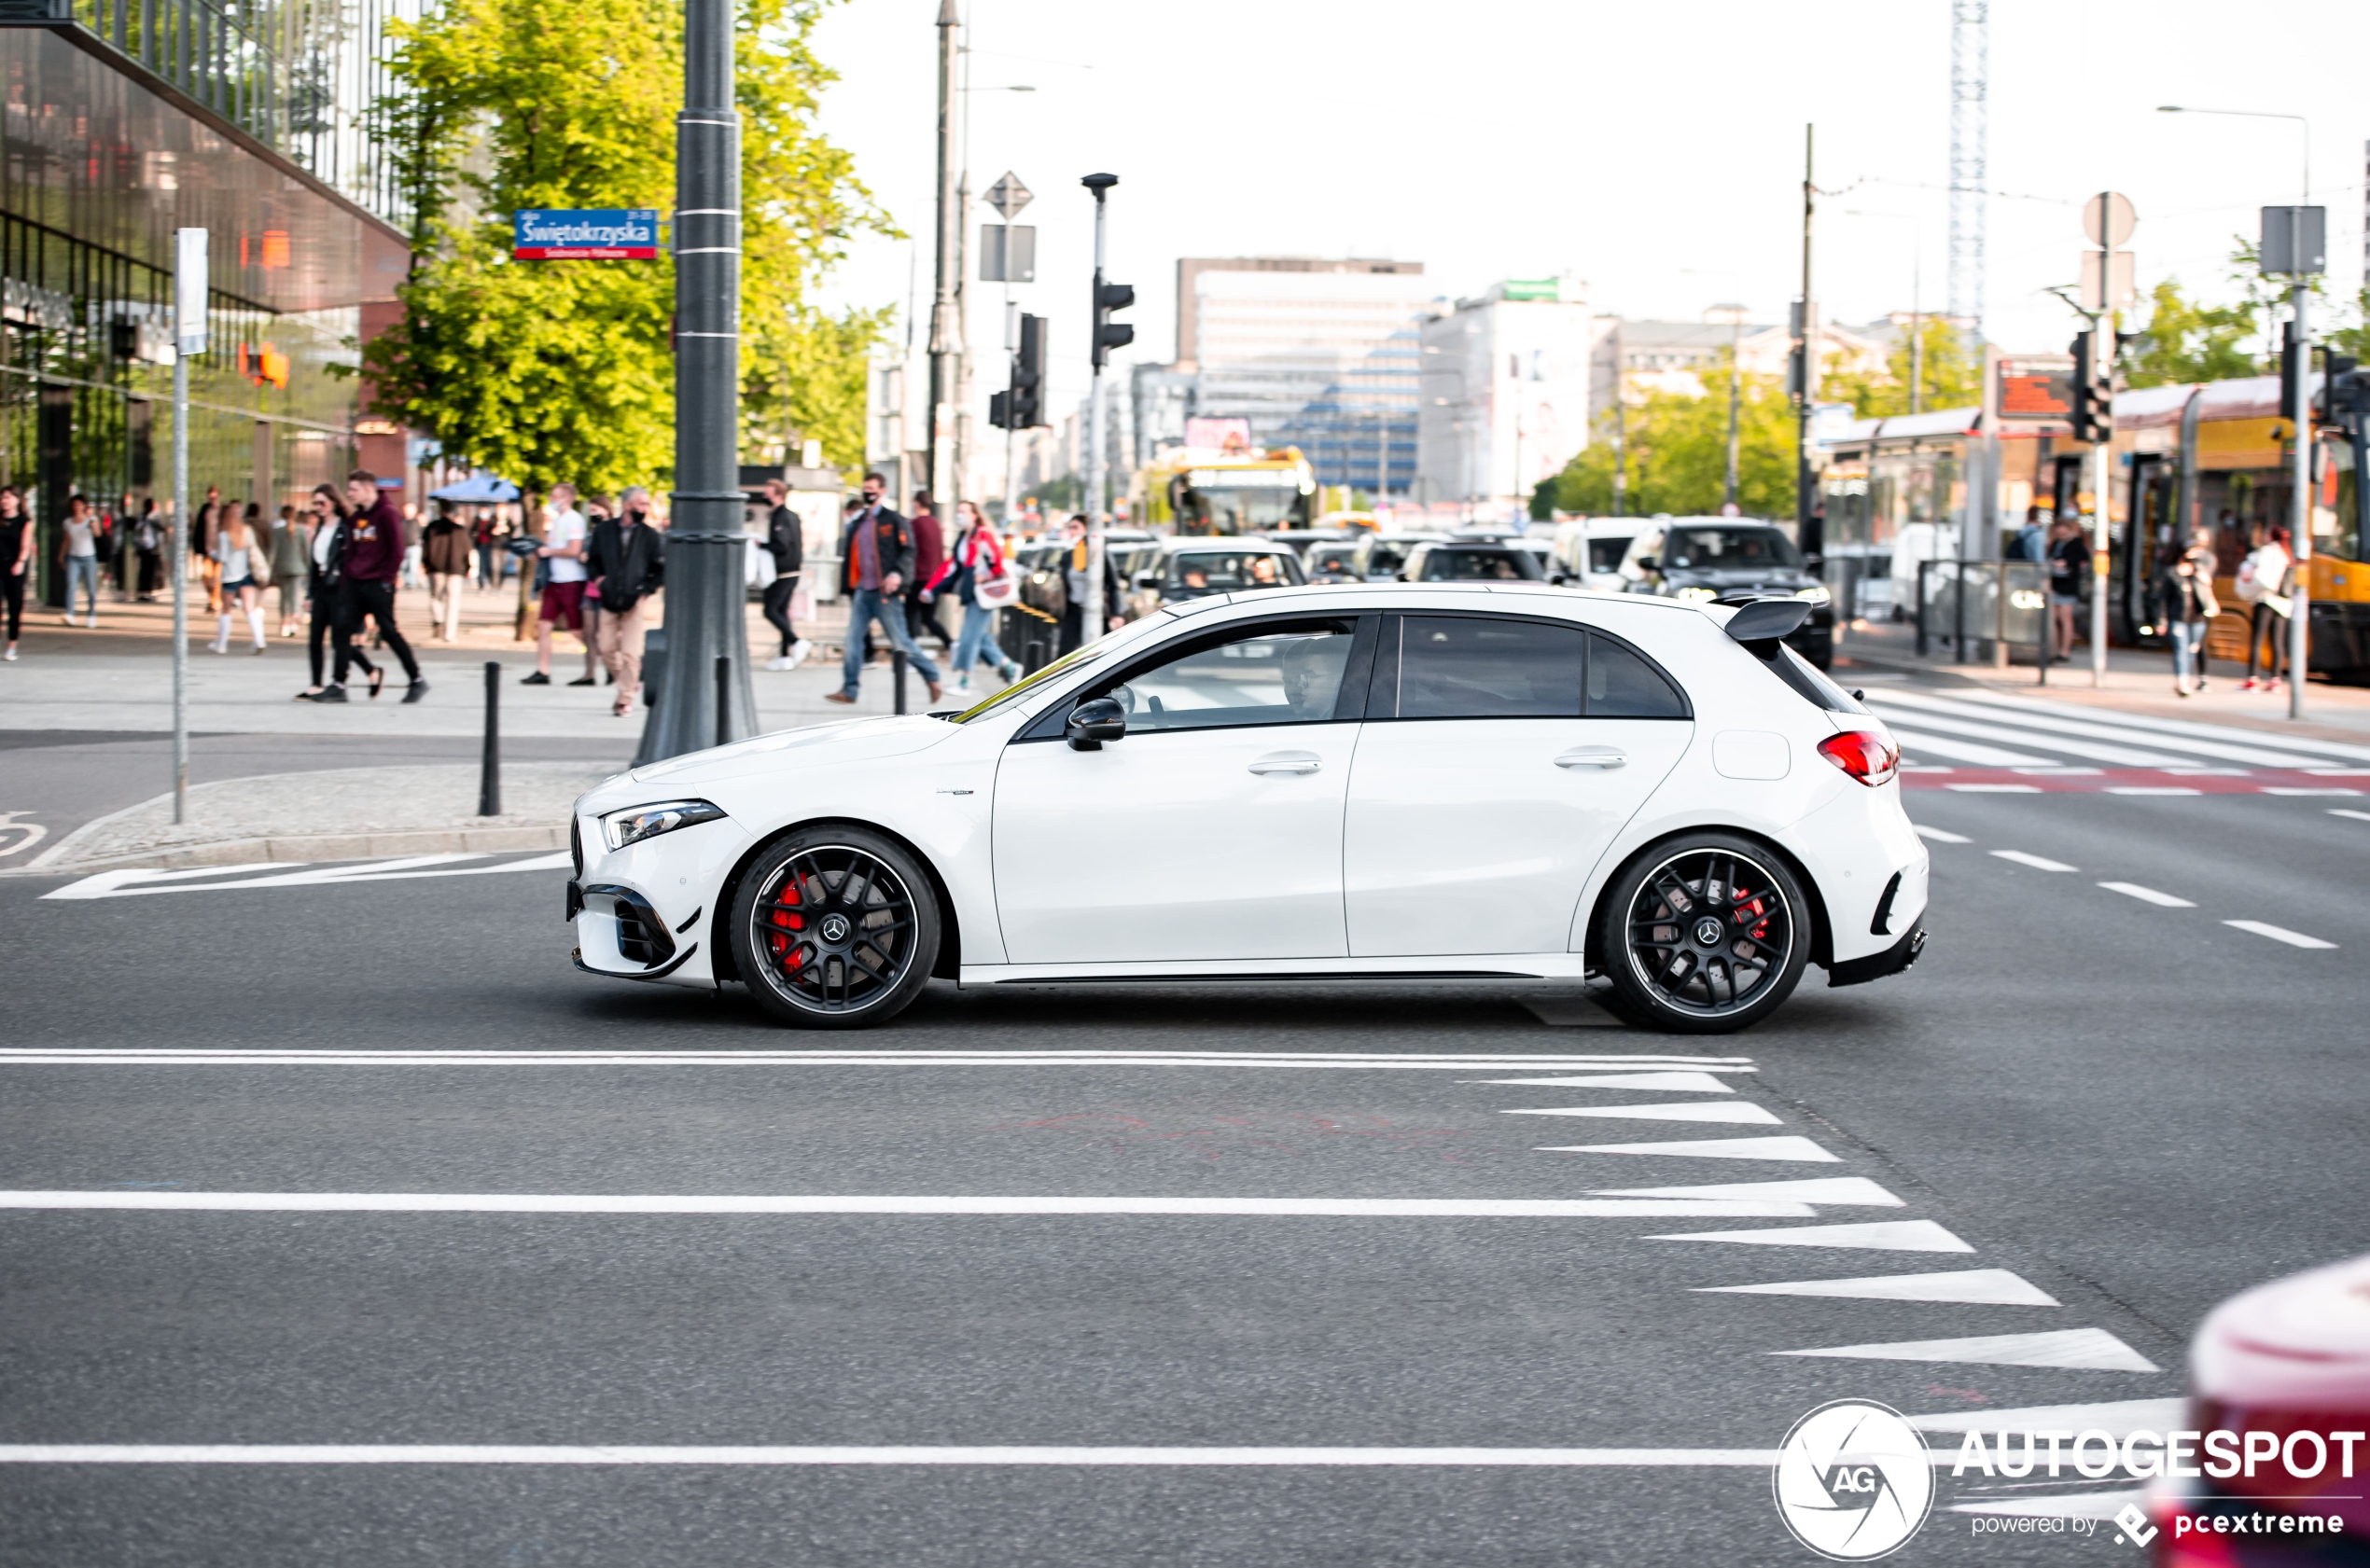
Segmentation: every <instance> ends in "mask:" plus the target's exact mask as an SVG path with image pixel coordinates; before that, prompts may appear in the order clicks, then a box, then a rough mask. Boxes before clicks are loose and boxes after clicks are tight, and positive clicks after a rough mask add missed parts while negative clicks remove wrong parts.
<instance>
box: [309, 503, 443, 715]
mask: <svg viewBox="0 0 2370 1568" xmlns="http://www.w3.org/2000/svg"><path fill="white" fill-rule="evenodd" d="M345 501H346V505H347V506H351V507H353V508H354V513H353V515H352V516H351V517H350V518H349V519H348V520H346V525H345V554H344V557H343V558H342V561H341V562H340V563H339V565H340V571H341V574H342V581H341V582H340V584H339V587H338V604H339V616H338V623H339V625H340V626H341V627H342V629H343V631H344V632H345V635H344V636H343V637H342V638H341V639H340V640H339V643H338V665H337V670H336V672H335V675H336V678H335V679H333V680H332V681H331V682H330V683H329V685H328V687H324V688H323V689H322V691H321V693H320V695H318V696H317V697H315V698H314V701H316V702H342V701H345V700H346V698H345V673H346V669H347V665H348V660H349V658H350V655H351V645H352V642H353V638H354V634H355V632H357V631H361V630H362V622H363V619H364V617H369V619H371V620H373V621H376V622H377V623H378V628H379V637H380V639H381V640H382V641H383V642H384V643H385V644H386V645H387V646H388V647H391V648H393V649H394V650H395V657H396V658H397V660H399V661H400V662H401V663H402V665H403V673H404V675H405V677H406V678H407V679H409V680H410V681H411V687H410V688H409V689H408V690H406V691H405V692H404V694H403V700H404V701H406V702H417V701H419V700H420V699H421V698H423V697H425V696H426V695H427V694H428V683H427V682H426V681H425V680H423V679H421V678H420V661H419V660H418V659H414V658H412V657H411V644H409V643H407V642H405V641H404V640H403V633H402V632H400V631H397V630H396V629H395V584H396V579H397V577H399V576H402V574H403V550H404V538H403V512H402V509H401V508H399V507H398V506H396V504H395V502H394V501H393V500H392V499H390V498H389V497H388V495H387V494H386V493H385V492H383V491H382V490H381V489H380V488H379V477H378V476H377V475H376V474H373V473H371V472H370V471H369V470H368V469H365V468H356V469H355V471H354V472H353V473H351V474H348V475H347V476H346V477H345ZM381 679H382V677H381V676H380V675H379V673H378V672H376V671H372V672H371V674H370V695H371V696H373V697H376V696H377V695H378V694H379V682H380V680H381Z"/></svg>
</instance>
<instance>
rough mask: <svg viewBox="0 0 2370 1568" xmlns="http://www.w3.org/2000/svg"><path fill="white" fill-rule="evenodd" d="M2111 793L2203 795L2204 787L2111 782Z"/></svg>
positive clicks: (2108, 789) (2109, 788) (2108, 790)
mask: <svg viewBox="0 0 2370 1568" xmlns="http://www.w3.org/2000/svg"><path fill="white" fill-rule="evenodd" d="M2107 793H2108V794H2109V795H2203V794H2204V793H2205V791H2204V790H2202V789H2192V788H2190V787H2189V786H2188V785H2187V784H2109V785H2108V786H2107Z"/></svg>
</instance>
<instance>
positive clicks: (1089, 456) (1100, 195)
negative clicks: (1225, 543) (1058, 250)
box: [1078, 174, 1136, 646]
mask: <svg viewBox="0 0 2370 1568" xmlns="http://www.w3.org/2000/svg"><path fill="white" fill-rule="evenodd" d="M1079 184H1080V185H1082V186H1084V187H1086V188H1087V189H1089V190H1091V191H1093V192H1094V327H1093V332H1092V335H1091V340H1090V342H1089V344H1088V347H1089V349H1090V350H1091V353H1090V355H1089V358H1090V361H1091V363H1092V366H1093V374H1092V376H1091V378H1090V379H1089V380H1088V382H1087V383H1086V387H1087V391H1086V464H1085V468H1086V605H1085V608H1084V610H1083V611H1082V612H1081V613H1080V617H1079V628H1078V637H1079V644H1080V646H1084V645H1086V644H1088V643H1091V642H1093V641H1094V639H1096V638H1097V637H1100V636H1101V635H1102V634H1103V622H1104V619H1105V617H1106V616H1107V615H1108V609H1107V608H1106V606H1105V605H1104V603H1103V533H1104V528H1105V521H1104V507H1103V365H1104V362H1105V361H1106V360H1108V359H1109V358H1110V351H1111V350H1112V349H1114V348H1117V347H1120V346H1121V345H1122V344H1124V343H1126V342H1128V341H1130V340H1132V339H1133V338H1134V337H1135V336H1136V329H1135V328H1134V327H1130V326H1107V325H1106V323H1107V322H1108V318H1109V315H1110V312H1112V311H1114V310H1117V309H1120V308H1122V306H1125V305H1128V304H1130V303H1132V302H1134V300H1135V298H1136V291H1135V290H1134V289H1131V288H1129V287H1127V286H1126V285H1124V284H1105V283H1104V282H1103V213H1104V198H1105V197H1106V196H1108V194H1109V193H1110V188H1111V187H1113V186H1115V185H1117V184H1119V176H1118V175H1117V174H1088V175H1086V176H1085V177H1084V178H1083V179H1081V180H1080V181H1079Z"/></svg>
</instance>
